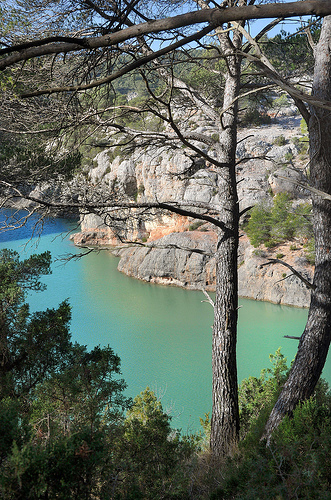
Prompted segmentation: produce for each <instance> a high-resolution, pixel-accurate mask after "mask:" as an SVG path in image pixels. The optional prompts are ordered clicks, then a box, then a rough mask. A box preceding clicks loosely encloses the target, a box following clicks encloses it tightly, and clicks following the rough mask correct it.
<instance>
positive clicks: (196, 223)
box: [188, 220, 204, 231]
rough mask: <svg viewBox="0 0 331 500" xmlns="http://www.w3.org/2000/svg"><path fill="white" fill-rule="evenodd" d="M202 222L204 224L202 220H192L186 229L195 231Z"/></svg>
mask: <svg viewBox="0 0 331 500" xmlns="http://www.w3.org/2000/svg"><path fill="white" fill-rule="evenodd" d="M203 224H204V222H203V221H201V220H197V221H195V222H192V224H190V225H189V228H188V230H189V231H195V230H196V229H198V228H199V227H201V226H202V225H203Z"/></svg>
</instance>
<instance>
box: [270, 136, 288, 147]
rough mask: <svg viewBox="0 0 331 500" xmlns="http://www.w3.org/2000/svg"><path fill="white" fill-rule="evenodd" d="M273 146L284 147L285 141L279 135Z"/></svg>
mask: <svg viewBox="0 0 331 500" xmlns="http://www.w3.org/2000/svg"><path fill="white" fill-rule="evenodd" d="M273 143H274V144H275V146H284V145H285V144H286V139H285V137H284V136H283V135H279V136H278V137H276V139H275V140H274V142H273Z"/></svg>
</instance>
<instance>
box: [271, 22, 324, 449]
mask: <svg viewBox="0 0 331 500" xmlns="http://www.w3.org/2000/svg"><path fill="white" fill-rule="evenodd" d="M330 52H331V16H328V17H326V18H325V19H324V21H323V27H322V31H321V36H320V40H319V43H318V46H317V47H316V51H315V68H314V82H313V95H315V96H318V97H319V98H321V99H325V100H328V101H330V100H331V59H330ZM308 127H309V146H310V183H311V185H312V186H313V187H315V188H317V189H319V190H321V191H324V192H326V193H328V194H331V138H330V132H331V113H330V111H328V110H323V109H321V108H315V107H312V108H311V110H310V120H309V124H308ZM313 221H314V236H315V247H316V258H315V274H314V286H315V289H314V290H313V291H312V296H311V304H310V309H309V315H308V320H307V324H306V327H305V330H304V332H303V334H302V337H301V340H300V342H299V347H298V352H297V355H296V358H295V361H294V364H293V366H292V369H291V371H290V374H289V377H288V380H287V381H286V383H285V385H284V388H283V390H282V392H281V394H280V396H279V398H278V401H277V403H276V404H275V406H274V408H273V410H272V412H271V415H270V417H269V420H268V422H267V425H266V428H265V433H264V438H266V439H267V442H270V438H271V434H272V432H273V430H274V429H275V428H276V427H277V426H278V425H279V423H280V422H281V421H282V419H283V418H284V416H285V415H287V414H291V413H292V412H293V410H294V408H295V407H296V405H297V404H298V402H299V401H303V400H305V399H307V398H309V397H310V396H311V395H312V394H313V391H314V389H315V386H316V384H317V382H318V379H319V377H320V375H321V373H322V369H323V367H324V364H325V360H326V357H327V353H328V349H329V345H330V339H331V336H330V335H331V204H330V201H328V200H324V199H322V198H321V197H316V196H315V197H314V198H313Z"/></svg>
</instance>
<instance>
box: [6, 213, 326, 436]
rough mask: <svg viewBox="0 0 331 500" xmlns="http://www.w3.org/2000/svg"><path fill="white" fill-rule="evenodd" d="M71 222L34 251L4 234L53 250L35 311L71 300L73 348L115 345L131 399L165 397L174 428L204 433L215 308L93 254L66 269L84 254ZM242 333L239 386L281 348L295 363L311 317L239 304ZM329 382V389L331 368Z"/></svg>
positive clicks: (197, 295) (34, 299) (49, 227)
mask: <svg viewBox="0 0 331 500" xmlns="http://www.w3.org/2000/svg"><path fill="white" fill-rule="evenodd" d="M71 227H72V224H70V223H68V222H67V221H65V220H57V221H56V223H52V224H51V223H49V224H46V226H45V229H46V232H45V233H43V236H41V237H40V238H39V239H32V240H31V241H30V242H29V243H28V244H27V243H26V242H27V239H28V238H29V234H30V232H29V231H30V229H29V228H25V229H23V230H19V231H16V232H10V233H9V232H7V233H0V248H4V247H8V248H12V249H15V250H17V251H19V252H20V253H21V254H22V258H24V257H25V256H26V255H27V254H30V253H35V252H36V251H37V252H41V251H44V250H46V249H47V250H51V252H52V256H53V265H52V270H53V273H52V275H51V276H45V277H44V278H43V281H44V282H45V283H46V284H47V286H48V288H47V290H46V291H45V292H42V293H35V294H32V295H31V296H29V303H30V304H31V308H32V310H42V309H45V308H46V307H54V306H56V305H57V304H58V303H59V302H60V301H62V300H64V299H66V298H69V299H70V303H71V305H72V324H71V331H72V337H73V340H76V341H78V342H80V343H82V344H85V345H87V346H89V347H93V346H95V345H98V344H100V345H108V344H109V345H110V346H111V347H112V348H113V350H114V351H115V352H116V354H118V355H119V356H120V357H121V360H122V374H123V377H124V379H125V380H126V382H127V384H128V388H127V395H130V396H132V397H134V396H135V395H136V394H138V393H139V392H140V391H142V390H143V389H145V388H146V386H149V387H151V388H152V389H154V390H155V391H156V392H157V394H158V395H159V396H161V397H162V404H163V406H164V408H166V409H168V410H169V411H170V412H171V414H172V415H173V425H174V426H175V427H178V428H182V429H183V431H184V432H186V431H189V430H196V429H198V428H199V417H203V416H204V414H205V413H206V412H208V411H210V406H211V334H212V330H211V326H212V323H213V315H212V308H211V306H210V305H209V304H208V303H206V302H203V301H204V299H205V298H204V296H203V294H202V293H201V292H197V291H187V290H182V289H180V288H174V287H163V286H158V285H151V284H147V283H143V282H140V281H138V280H135V279H132V278H129V277H127V276H125V275H123V274H121V273H119V272H118V271H117V270H116V266H117V262H118V260H117V258H116V257H114V256H113V255H111V254H110V253H109V252H108V251H100V252H98V253H97V252H94V253H92V254H89V255H86V256H84V257H82V258H80V259H78V260H70V261H69V262H66V263H64V262H63V261H62V260H59V259H61V257H63V256H65V255H66V254H69V253H75V254H77V253H78V254H79V253H80V252H81V250H79V249H77V248H75V247H74V246H73V244H72V242H71V241H70V240H69V238H68V237H65V238H64V237H61V236H59V233H60V232H61V231H64V232H65V233H67V232H68V231H69V230H70V229H71ZM240 305H241V306H242V307H241V308H240V310H239V332H238V375H239V380H242V379H243V378H245V377H247V376H249V375H258V374H259V373H260V370H261V369H262V368H264V367H268V366H269V354H270V353H274V352H275V351H276V349H277V348H278V347H282V352H283V353H284V354H285V355H286V356H287V357H288V360H289V361H291V360H292V359H293V357H294V355H295V351H296V347H297V341H295V340H289V339H284V338H283V336H284V335H295V336H299V335H300V334H301V333H302V330H303V328H304V325H305V322H306V318H307V310H303V309H296V308H291V307H284V306H276V305H273V304H269V303H265V302H256V301H251V300H241V301H240ZM324 376H325V377H326V378H327V380H328V381H331V363H330V361H329V362H328V363H327V366H326V368H325V371H324Z"/></svg>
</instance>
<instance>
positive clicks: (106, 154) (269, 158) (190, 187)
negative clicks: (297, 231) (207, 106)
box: [74, 115, 312, 307]
mask: <svg viewBox="0 0 331 500" xmlns="http://www.w3.org/2000/svg"><path fill="white" fill-rule="evenodd" d="M211 129H212V124H211V123H210V122H205V123H204V122H201V123H200V124H199V127H198V128H197V129H196V132H197V133H198V132H206V131H208V132H209V133H210V132H211ZM300 136H301V131H300V118H299V117H297V116H295V115H293V116H282V117H278V119H277V122H275V123H273V124H272V125H267V126H262V127H258V128H251V129H249V130H247V129H242V130H240V131H239V142H238V149H237V157H238V167H237V176H238V194H239V202H240V209H244V208H246V207H250V206H253V205H255V204H256V203H258V202H260V201H261V200H265V202H266V203H268V200H270V199H271V195H273V194H276V193H279V192H284V191H286V192H290V193H291V194H292V196H293V198H294V200H295V203H300V201H301V200H304V199H305V198H306V196H307V193H305V192H304V191H303V190H302V189H301V188H298V187H297V185H296V184H295V180H299V181H302V180H303V179H304V157H302V155H300V154H299V153H300V151H299V149H298V139H299V138H300ZM95 163H96V166H95V167H94V168H92V169H91V170H90V172H89V182H90V183H91V184H92V185H93V186H94V187H96V186H98V187H100V186H102V189H104V190H106V191H107V190H113V189H117V190H118V192H120V193H122V194H123V195H125V196H128V197H129V198H131V199H136V200H138V201H148V200H149V201H153V200H154V201H156V200H158V201H167V202H171V201H175V200H184V201H187V202H190V203H191V202H192V203H193V202H207V203H211V204H213V205H215V206H217V205H218V204H219V196H220V193H219V189H218V186H219V184H220V182H219V181H220V179H219V178H218V175H217V173H216V172H213V171H207V170H205V169H204V167H205V164H204V162H203V161H201V160H199V161H198V160H196V159H195V158H192V156H190V155H189V154H188V152H187V151H185V150H171V149H169V148H161V149H160V148H159V149H157V148H153V147H150V148H147V149H145V150H144V151H139V150H137V151H136V152H135V153H134V154H133V155H132V156H130V157H129V158H122V157H120V156H117V157H116V158H115V159H113V153H112V151H111V150H105V151H103V152H102V153H100V154H98V155H97V157H96V158H95ZM184 174H185V175H184ZM196 226H198V224H196V223H195V221H194V220H190V219H188V218H185V217H180V216H174V215H173V216H169V214H166V213H160V212H158V213H157V214H155V217H153V218H150V219H149V220H145V219H143V218H142V219H141V220H137V221H136V226H135V228H133V229H132V228H131V231H130V232H128V233H127V235H126V236H127V237H128V239H131V240H138V241H140V242H141V243H142V242H143V243H144V246H138V247H137V246H132V245H129V246H127V247H126V248H120V249H117V250H115V253H116V255H118V256H119V257H120V261H119V265H118V269H119V270H120V271H122V272H124V273H126V274H128V275H130V276H133V277H136V278H139V279H142V280H145V281H149V282H155V283H162V284H167V285H177V286H183V287H187V288H191V289H193V288H194V289H197V288H202V287H203V288H205V289H206V290H213V289H214V288H215V261H214V259H213V253H214V249H215V244H216V234H215V233H214V232H213V231H212V230H211V229H212V228H211V227H209V226H208V225H202V226H201V227H199V229H198V230H191V229H196ZM81 228H82V232H81V233H79V234H77V235H75V237H74V241H75V243H76V244H77V245H109V246H116V245H117V244H118V240H117V239H116V236H115V235H114V233H113V231H112V230H111V229H110V228H109V227H107V226H106V225H105V224H104V220H103V219H101V218H100V217H97V216H95V215H87V216H85V217H83V219H82V221H81ZM292 247H293V245H292ZM279 252H280V251H279V249H273V250H267V249H260V250H259V251H256V249H254V248H253V247H252V246H251V245H250V244H249V242H248V240H247V238H246V237H244V236H243V238H241V243H240V252H239V262H238V264H239V293H240V295H241V296H243V297H249V298H254V299H257V300H268V301H271V302H275V303H280V304H289V305H294V306H300V307H306V306H308V305H309V291H308V290H307V288H306V286H305V285H304V284H303V283H302V281H300V280H299V278H297V277H295V276H293V275H291V272H290V271H289V270H288V269H287V268H286V267H284V266H282V265H281V264H276V265H266V266H263V264H265V263H266V262H267V260H268V259H269V258H275V257H276V255H277V253H279ZM281 253H282V254H283V255H284V260H285V261H287V262H288V263H290V262H292V264H294V265H295V267H296V268H297V269H298V271H299V272H300V273H301V274H302V275H304V276H305V277H308V278H311V276H312V267H311V266H309V264H308V262H307V259H306V258H305V254H304V251H303V249H302V245H301V246H300V245H299V246H298V250H297V251H296V252H294V251H293V250H290V246H289V245H287V246H286V245H285V246H283V248H282V249H281Z"/></svg>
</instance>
